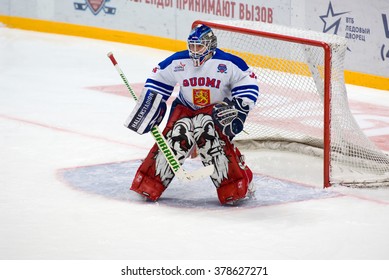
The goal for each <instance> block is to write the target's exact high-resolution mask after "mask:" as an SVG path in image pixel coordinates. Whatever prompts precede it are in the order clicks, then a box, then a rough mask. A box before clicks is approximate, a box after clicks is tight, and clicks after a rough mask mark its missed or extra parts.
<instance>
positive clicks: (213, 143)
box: [130, 101, 253, 204]
mask: <svg viewBox="0 0 389 280" xmlns="http://www.w3.org/2000/svg"><path fill="white" fill-rule="evenodd" d="M212 109H213V106H212V105H211V106H207V107H204V108H202V109H199V110H195V111H194V110H191V109H189V108H187V107H185V106H183V105H181V104H180V103H179V102H178V101H175V102H174V103H173V107H172V110H171V112H172V113H171V114H172V115H171V116H170V118H169V121H168V123H167V125H166V127H165V129H164V131H163V135H164V136H165V137H166V139H167V142H168V144H169V146H170V147H171V149H172V151H173V152H174V153H175V154H176V156H177V159H178V160H179V162H180V163H181V164H183V163H184V161H185V159H186V158H187V157H189V156H190V152H191V150H192V148H193V146H194V145H197V148H198V154H199V155H200V158H201V161H202V163H203V164H204V165H205V166H207V165H210V164H214V166H215V170H214V172H213V174H212V175H211V176H210V177H211V180H212V182H213V183H214V185H215V187H216V189H217V195H218V198H219V201H220V203H221V204H232V203H234V202H236V201H239V200H241V199H243V198H245V197H246V195H247V193H248V186H249V184H250V183H251V181H252V178H253V174H252V172H251V170H250V169H249V168H248V167H247V166H246V164H245V162H244V159H243V156H242V155H241V153H240V152H239V150H238V149H237V148H236V147H235V146H234V145H233V144H232V143H231V142H230V140H229V136H226V135H224V134H223V133H222V131H221V129H220V128H219V127H218V126H215V125H214V122H213V120H212ZM173 177H174V173H173V172H172V170H171V168H170V167H169V165H168V163H167V161H166V159H165V158H164V157H163V155H162V154H161V152H160V151H159V149H158V146H157V145H154V146H153V148H152V149H151V150H150V152H149V154H148V155H147V157H146V159H145V160H144V161H143V163H142V164H141V166H140V167H139V169H138V170H137V172H136V175H135V178H134V180H133V183H132V185H131V188H130V189H131V190H132V191H135V192H137V193H139V194H141V195H143V196H145V197H147V198H148V199H150V200H152V201H156V200H158V199H159V197H160V196H161V195H162V193H163V192H164V191H165V189H166V188H167V187H168V186H169V184H170V182H171V181H172V179H173Z"/></svg>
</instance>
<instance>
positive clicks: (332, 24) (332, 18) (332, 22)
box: [320, 2, 349, 34]
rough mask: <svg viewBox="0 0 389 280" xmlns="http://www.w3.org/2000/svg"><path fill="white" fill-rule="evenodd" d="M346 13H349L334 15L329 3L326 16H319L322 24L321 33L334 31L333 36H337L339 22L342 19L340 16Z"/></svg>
mask: <svg viewBox="0 0 389 280" xmlns="http://www.w3.org/2000/svg"><path fill="white" fill-rule="evenodd" d="M347 13H349V12H343V13H334V9H333V8H332V3H331V2H330V4H329V6H328V10H327V14H326V15H324V16H320V19H321V20H322V21H323V22H324V28H323V32H324V33H327V32H328V31H330V30H331V29H334V33H333V34H338V29H339V25H340V20H341V19H342V17H341V15H343V14H347Z"/></svg>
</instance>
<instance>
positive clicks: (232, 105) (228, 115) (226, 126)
mask: <svg viewBox="0 0 389 280" xmlns="http://www.w3.org/2000/svg"><path fill="white" fill-rule="evenodd" d="M249 111H250V106H249V105H248V104H245V102H244V100H243V99H241V98H233V99H232V100H229V99H227V98H225V99H224V101H223V103H220V104H216V105H215V106H214V107H213V110H212V119H213V121H214V123H215V125H217V126H218V127H219V128H220V129H221V130H222V132H223V134H224V135H226V136H229V137H231V138H233V137H235V136H236V135H237V134H239V133H240V132H241V131H242V130H243V126H244V122H245V121H246V118H247V114H248V112H249Z"/></svg>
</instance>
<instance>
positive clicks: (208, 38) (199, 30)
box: [188, 24, 217, 67]
mask: <svg viewBox="0 0 389 280" xmlns="http://www.w3.org/2000/svg"><path fill="white" fill-rule="evenodd" d="M216 48H217V39H216V36H215V34H214V33H213V31H212V29H211V28H209V27H208V26H206V25H203V24H201V25H198V26H196V27H195V28H194V29H192V31H191V32H190V34H189V37H188V50H189V55H190V57H191V58H192V60H193V64H194V66H195V67H198V66H201V65H203V63H204V62H205V61H207V60H208V59H210V58H211V57H212V56H213V53H214V52H215V50H216Z"/></svg>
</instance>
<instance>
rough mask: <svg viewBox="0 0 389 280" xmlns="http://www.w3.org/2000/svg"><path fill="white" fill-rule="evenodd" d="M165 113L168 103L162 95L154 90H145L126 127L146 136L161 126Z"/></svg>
mask: <svg viewBox="0 0 389 280" xmlns="http://www.w3.org/2000/svg"><path fill="white" fill-rule="evenodd" d="M165 113H166V102H165V100H163V97H162V95H161V94H159V93H158V92H155V91H153V90H150V89H144V90H143V91H142V94H141V95H140V96H139V99H138V103H137V104H136V106H135V108H134V109H133V110H132V112H131V114H130V116H129V117H128V118H127V120H126V122H125V123H124V125H125V126H126V127H128V128H129V129H131V130H133V131H135V132H137V133H139V134H144V133H147V132H149V131H150V130H151V129H152V128H153V127H154V126H156V125H159V124H160V123H161V121H162V119H163V117H164V116H165Z"/></svg>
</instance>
